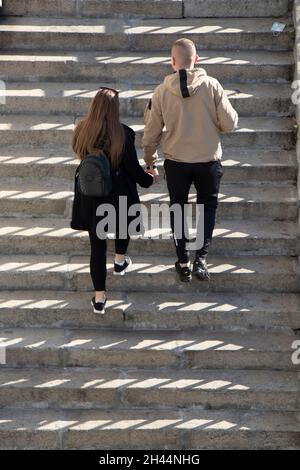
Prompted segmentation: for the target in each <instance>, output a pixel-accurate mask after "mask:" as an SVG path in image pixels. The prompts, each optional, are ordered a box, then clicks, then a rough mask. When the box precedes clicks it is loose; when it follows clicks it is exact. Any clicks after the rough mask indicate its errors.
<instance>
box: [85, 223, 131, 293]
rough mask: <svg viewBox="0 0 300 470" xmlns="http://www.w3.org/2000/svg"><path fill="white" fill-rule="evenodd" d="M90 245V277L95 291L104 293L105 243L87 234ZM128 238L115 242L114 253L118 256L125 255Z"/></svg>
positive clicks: (105, 273)
mask: <svg viewBox="0 0 300 470" xmlns="http://www.w3.org/2000/svg"><path fill="white" fill-rule="evenodd" d="M89 237H90V243H91V259H90V269H91V277H92V281H93V285H94V289H95V291H105V290H106V275H107V268H106V251H107V241H106V239H105V240H101V239H100V238H98V237H97V235H96V234H95V233H93V232H89ZM129 241H130V238H129V237H128V238H127V239H123V240H119V239H116V240H115V251H116V254H118V255H125V254H126V253H127V248H128V245H129Z"/></svg>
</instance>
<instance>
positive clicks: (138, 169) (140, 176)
mask: <svg viewBox="0 0 300 470" xmlns="http://www.w3.org/2000/svg"><path fill="white" fill-rule="evenodd" d="M130 131H131V132H130V133H127V136H126V144H125V151H124V160H125V161H124V164H125V168H126V173H127V174H128V175H129V177H130V178H131V179H132V180H133V181H134V182H135V183H138V184H139V185H140V186H142V188H149V187H150V186H151V185H152V184H153V177H152V176H151V175H148V173H146V172H145V171H144V169H143V167H142V166H141V165H140V164H139V161H138V157H137V153H136V148H135V133H134V132H133V131H132V130H131V129H130Z"/></svg>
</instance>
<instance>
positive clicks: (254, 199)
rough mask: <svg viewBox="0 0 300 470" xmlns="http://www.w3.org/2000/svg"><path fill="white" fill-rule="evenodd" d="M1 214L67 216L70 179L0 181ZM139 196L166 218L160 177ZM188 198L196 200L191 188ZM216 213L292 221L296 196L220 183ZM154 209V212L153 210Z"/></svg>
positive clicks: (287, 188) (275, 187) (283, 188)
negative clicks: (159, 210) (160, 211)
mask: <svg viewBox="0 0 300 470" xmlns="http://www.w3.org/2000/svg"><path fill="white" fill-rule="evenodd" d="M0 182H1V190H0V213H1V215H2V216H5V217H14V216H17V217H19V216H20V215H21V216H35V217H49V216H50V215H56V216H66V217H68V219H69V218H70V213H71V212H70V211H71V206H72V201H73V196H74V192H73V186H74V183H73V181H69V180H68V181H65V180H54V179H50V180H44V181H34V182H31V181H29V182H28V181H26V179H21V178H16V179H11V180H2V181H1V180H0ZM139 192H140V199H141V202H142V203H143V205H144V206H145V210H147V211H148V213H149V215H151V214H152V216H153V217H154V216H157V209H158V204H164V206H163V207H162V208H161V209H162V211H163V212H162V213H163V214H165V216H166V217H168V214H169V209H168V207H167V204H168V202H169V196H168V192H167V187H166V182H165V181H164V180H163V179H162V178H161V179H160V181H159V182H158V183H156V184H155V185H153V186H152V187H151V188H149V189H148V190H144V189H142V188H140V189H139ZM189 201H190V202H191V203H192V204H195V202H196V195H195V191H194V189H193V190H192V191H191V194H190V199H189ZM219 203H220V204H219V209H218V216H219V217H220V219H221V220H223V219H230V220H232V219H237V218H247V219H256V218H264V219H266V218H267V219H268V220H270V219H280V220H295V219H296V217H297V215H298V206H299V203H298V196H297V191H296V187H295V186H293V185H292V184H281V185H279V184H278V183H276V184H269V185H267V184H254V185H250V184H249V185H244V184H237V183H235V184H225V183H224V184H222V185H221V188H220V193H219ZM155 211H156V212H155Z"/></svg>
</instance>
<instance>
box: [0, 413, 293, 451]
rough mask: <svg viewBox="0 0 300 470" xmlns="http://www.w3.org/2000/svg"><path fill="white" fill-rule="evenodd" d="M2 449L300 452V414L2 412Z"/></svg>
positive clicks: (0, 433)
mask: <svg viewBox="0 0 300 470" xmlns="http://www.w3.org/2000/svg"><path fill="white" fill-rule="evenodd" d="M0 437H1V441H0V448H1V449H14V450H16V449H36V448H39V449H76V450H77V449H94V450H96V449H97V450H99V449H164V450H165V449H166V448H167V449H218V450H221V449H227V450H228V449H235V450H236V449H241V450H245V449H253V450H254V449H264V450H267V449H272V450H275V449H278V450H283V449H298V448H299V445H300V439H299V413H294V412H276V411H274V412H273V411H265V412H262V411H243V410H239V411H230V410H225V411H224V410H223V411H219V410H210V411H203V410H186V409H183V410H174V411H170V410H165V411H162V410H157V411H156V410H153V409H148V410H139V411H136V410H130V409H127V410H126V409H122V410H115V411H113V410H109V411H106V410H74V411H71V410H65V411H62V410H59V411H55V410H36V411H34V412H33V411H32V410H11V409H3V410H0Z"/></svg>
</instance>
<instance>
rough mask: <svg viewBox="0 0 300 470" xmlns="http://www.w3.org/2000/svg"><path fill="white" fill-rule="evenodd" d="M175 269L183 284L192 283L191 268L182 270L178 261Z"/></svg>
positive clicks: (186, 267)
mask: <svg viewBox="0 0 300 470" xmlns="http://www.w3.org/2000/svg"><path fill="white" fill-rule="evenodd" d="M175 268H176V271H177V272H178V274H179V278H180V280H181V282H191V280H192V271H191V268H189V267H188V266H185V267H183V268H182V267H181V266H180V263H179V261H176V263H175Z"/></svg>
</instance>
